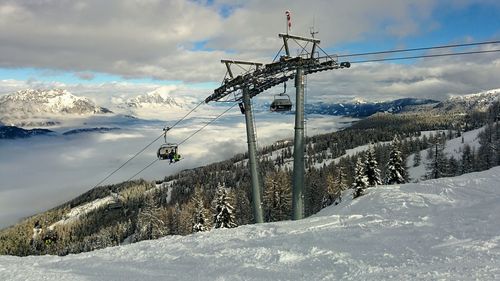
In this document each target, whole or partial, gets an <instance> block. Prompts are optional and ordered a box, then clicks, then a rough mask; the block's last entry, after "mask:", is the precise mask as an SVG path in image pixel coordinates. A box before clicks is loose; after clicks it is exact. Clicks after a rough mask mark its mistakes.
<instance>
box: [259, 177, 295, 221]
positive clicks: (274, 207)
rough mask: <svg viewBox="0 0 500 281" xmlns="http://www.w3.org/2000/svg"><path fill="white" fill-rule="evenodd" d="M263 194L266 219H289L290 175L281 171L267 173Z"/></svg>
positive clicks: (290, 203) (290, 202) (290, 199)
mask: <svg viewBox="0 0 500 281" xmlns="http://www.w3.org/2000/svg"><path fill="white" fill-rule="evenodd" d="M264 186H265V189H264V196H263V203H264V216H265V220H266V221H281V220H286V219H289V217H290V213H291V207H292V192H291V182H290V177H289V176H288V174H287V173H285V172H283V171H277V172H273V173H271V174H269V175H268V176H267V177H266V180H265V185H264Z"/></svg>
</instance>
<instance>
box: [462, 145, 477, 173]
mask: <svg viewBox="0 0 500 281" xmlns="http://www.w3.org/2000/svg"><path fill="white" fill-rule="evenodd" d="M472 171H474V154H473V152H472V149H471V147H470V145H468V144H465V145H464V148H463V152H462V159H461V161H460V174H467V173H471V172H472Z"/></svg>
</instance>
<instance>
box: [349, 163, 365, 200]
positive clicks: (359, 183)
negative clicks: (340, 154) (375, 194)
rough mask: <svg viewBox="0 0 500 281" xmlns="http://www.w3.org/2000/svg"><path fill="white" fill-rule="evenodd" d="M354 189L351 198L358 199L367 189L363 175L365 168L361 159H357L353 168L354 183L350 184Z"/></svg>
mask: <svg viewBox="0 0 500 281" xmlns="http://www.w3.org/2000/svg"><path fill="white" fill-rule="evenodd" d="M352 187H353V189H354V193H353V197H354V198H356V197H359V196H361V195H363V194H364V191H365V189H366V188H367V187H368V179H367V178H366V175H365V167H364V164H363V162H362V161H361V157H358V160H357V162H356V166H355V168H354V181H353V183H352Z"/></svg>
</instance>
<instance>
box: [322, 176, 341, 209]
mask: <svg viewBox="0 0 500 281" xmlns="http://www.w3.org/2000/svg"><path fill="white" fill-rule="evenodd" d="M340 193H341V190H340V187H339V186H338V185H337V181H336V179H335V177H334V176H333V175H332V174H329V175H327V176H326V193H325V195H324V196H323V200H322V207H323V208H325V207H327V206H330V205H332V204H333V203H335V200H336V199H337V198H340Z"/></svg>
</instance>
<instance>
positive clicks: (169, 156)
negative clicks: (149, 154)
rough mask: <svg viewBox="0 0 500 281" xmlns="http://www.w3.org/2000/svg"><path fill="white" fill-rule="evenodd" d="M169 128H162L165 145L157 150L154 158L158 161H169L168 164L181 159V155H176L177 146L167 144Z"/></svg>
mask: <svg viewBox="0 0 500 281" xmlns="http://www.w3.org/2000/svg"><path fill="white" fill-rule="evenodd" d="M169 130H170V128H168V127H167V128H164V129H163V131H164V138H165V143H164V144H162V145H161V146H160V148H158V151H157V152H156V156H157V157H158V159H159V160H170V163H172V162H177V161H179V160H180V159H181V155H180V154H179V153H178V145H177V144H175V143H167V132H168V131H169Z"/></svg>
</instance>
